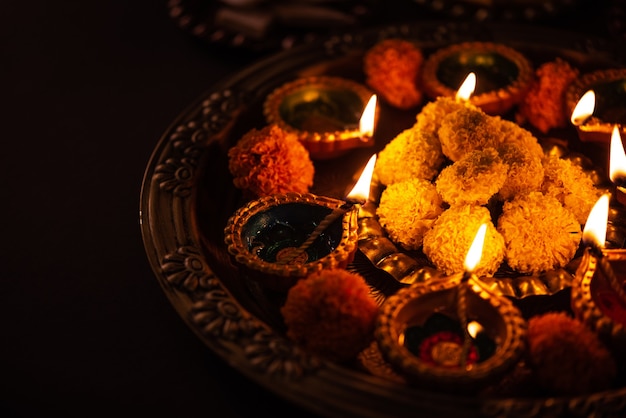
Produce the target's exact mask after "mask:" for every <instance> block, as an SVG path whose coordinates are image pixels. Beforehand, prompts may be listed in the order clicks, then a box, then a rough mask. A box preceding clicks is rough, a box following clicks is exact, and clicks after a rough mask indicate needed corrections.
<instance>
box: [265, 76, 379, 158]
mask: <svg viewBox="0 0 626 418" xmlns="http://www.w3.org/2000/svg"><path fill="white" fill-rule="evenodd" d="M372 96H374V95H373V94H372V92H371V90H369V89H368V88H367V87H365V86H364V85H362V84H359V83H357V82H355V81H352V80H348V79H344V78H341V77H331V76H315V77H306V78H301V79H297V80H295V81H291V82H288V83H285V84H283V85H282V86H280V87H278V88H276V89H275V90H274V91H272V93H270V94H269V95H268V96H267V98H266V99H265V102H264V104H263V113H264V115H265V119H266V121H267V122H268V123H270V124H272V123H273V124H278V125H279V126H280V127H281V128H283V129H284V130H286V131H288V132H292V133H295V134H296V135H297V136H298V138H299V139H300V141H302V143H303V144H304V145H305V146H306V148H307V149H308V150H309V153H310V155H311V158H313V159H316V160H323V159H330V158H335V157H338V156H340V155H342V154H344V153H345V152H347V151H348V150H350V149H353V148H359V147H366V146H371V145H373V144H374V136H373V126H374V124H375V119H376V117H377V115H376V112H375V107H376V103H375V101H374V104H373V109H371V114H370V115H368V118H369V120H368V121H367V123H368V124H369V126H368V127H367V128H363V127H362V123H363V121H362V119H363V117H364V115H365V114H366V108H367V107H368V104H369V103H370V100H371V99H372ZM374 97H375V96H374ZM370 107H371V106H370Z"/></svg>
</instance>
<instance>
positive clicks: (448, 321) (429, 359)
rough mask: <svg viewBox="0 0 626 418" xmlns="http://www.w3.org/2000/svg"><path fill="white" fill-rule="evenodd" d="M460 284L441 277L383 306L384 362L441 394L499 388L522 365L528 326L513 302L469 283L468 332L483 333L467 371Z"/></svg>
mask: <svg viewBox="0 0 626 418" xmlns="http://www.w3.org/2000/svg"><path fill="white" fill-rule="evenodd" d="M459 283H460V276H458V277H457V278H456V279H455V276H451V277H449V278H441V277H440V278H436V279H435V278H433V279H432V280H431V281H429V282H426V283H415V284H412V285H411V286H409V287H405V288H403V289H401V290H399V291H398V292H397V293H396V294H395V295H393V296H391V297H389V298H388V299H387V300H386V301H385V302H384V303H383V305H382V306H381V311H380V313H379V316H378V322H377V324H376V329H375V337H376V341H377V342H378V345H379V347H380V350H381V352H382V353H383V356H384V357H385V358H386V359H387V361H388V362H389V363H390V364H391V365H392V366H393V367H394V369H395V370H396V371H397V372H398V373H399V374H401V375H402V376H404V377H405V378H406V379H407V381H409V382H412V383H413V384H416V385H418V386H422V387H425V388H431V389H437V390H440V391H446V392H455V393H456V392H466V393H474V392H477V391H479V390H481V389H482V388H484V387H485V386H486V385H488V384H491V383H496V382H498V381H499V380H500V379H502V377H503V376H504V375H505V374H506V373H507V372H509V371H511V370H512V369H513V368H514V367H515V365H516V364H517V363H518V361H519V360H520V359H521V357H522V354H523V353H524V350H525V347H526V321H525V320H524V319H523V317H522V315H521V313H520V311H519V310H518V309H517V308H516V307H515V306H514V305H513V304H512V303H511V301H509V300H508V299H506V298H504V297H498V296H495V295H492V294H490V293H487V292H486V291H485V290H484V289H483V288H482V287H480V286H478V284H477V282H476V281H475V280H474V279H473V278H470V279H469V282H468V283H467V286H469V287H468V289H467V296H466V301H467V302H466V312H467V320H468V324H470V326H468V330H469V329H470V327H471V326H474V327H475V328H474V329H477V330H479V331H477V332H476V333H475V335H473V337H472V339H471V344H470V346H469V350H468V351H467V356H466V362H465V363H464V365H462V364H461V360H460V358H461V351H462V346H463V331H462V329H461V325H460V319H459V317H458V315H457V302H456V301H457V292H458V289H459ZM470 333H471V332H470Z"/></svg>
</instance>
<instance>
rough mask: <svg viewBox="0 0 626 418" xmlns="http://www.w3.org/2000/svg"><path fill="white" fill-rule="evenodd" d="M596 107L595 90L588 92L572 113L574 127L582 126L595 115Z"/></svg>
mask: <svg viewBox="0 0 626 418" xmlns="http://www.w3.org/2000/svg"><path fill="white" fill-rule="evenodd" d="M595 107H596V94H595V93H594V91H593V90H588V91H587V92H586V93H585V94H583V97H581V98H580V100H579V101H578V103H576V106H575V107H574V110H573V111H572V116H571V121H572V124H573V125H574V126H580V125H582V124H583V123H585V121H586V120H587V119H588V118H589V117H591V115H593V112H594V110H595Z"/></svg>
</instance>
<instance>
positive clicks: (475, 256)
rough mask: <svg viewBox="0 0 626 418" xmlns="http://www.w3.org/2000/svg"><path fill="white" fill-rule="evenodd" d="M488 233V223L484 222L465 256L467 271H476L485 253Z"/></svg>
mask: <svg viewBox="0 0 626 418" xmlns="http://www.w3.org/2000/svg"><path fill="white" fill-rule="evenodd" d="M486 233H487V224H482V225H481V226H480V228H478V232H476V236H475V237H474V241H473V242H472V245H471V246H470V248H469V250H468V251H467V255H466V256H465V263H464V264H463V265H464V267H465V271H466V272H468V273H471V272H473V271H474V269H475V268H476V266H477V265H478V263H480V259H481V258H482V255H483V245H484V243H485V234H486Z"/></svg>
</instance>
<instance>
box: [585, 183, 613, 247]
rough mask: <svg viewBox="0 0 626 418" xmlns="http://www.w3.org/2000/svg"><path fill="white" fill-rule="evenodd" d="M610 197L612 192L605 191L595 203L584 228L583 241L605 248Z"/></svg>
mask: <svg viewBox="0 0 626 418" xmlns="http://www.w3.org/2000/svg"><path fill="white" fill-rule="evenodd" d="M609 198H610V194H609V193H605V194H603V195H602V196H600V198H599V199H598V201H597V202H596V204H595V205H593V208H592V209H591V212H589V216H588V217H587V222H586V223H585V228H584V229H583V243H585V244H587V245H590V244H593V245H596V246H597V247H599V248H604V241H605V240H606V224H607V222H608V219H609Z"/></svg>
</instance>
